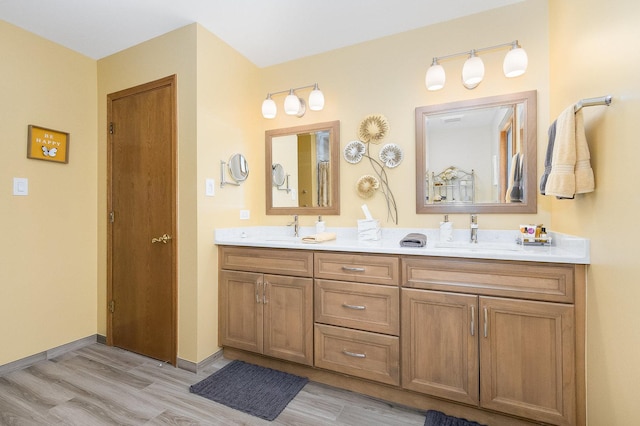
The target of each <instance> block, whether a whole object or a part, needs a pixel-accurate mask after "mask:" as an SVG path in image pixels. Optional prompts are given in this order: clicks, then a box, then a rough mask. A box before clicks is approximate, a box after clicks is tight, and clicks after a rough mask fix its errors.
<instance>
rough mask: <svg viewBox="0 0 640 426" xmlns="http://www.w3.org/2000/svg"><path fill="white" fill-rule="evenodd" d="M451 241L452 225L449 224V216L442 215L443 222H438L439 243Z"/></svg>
mask: <svg viewBox="0 0 640 426" xmlns="http://www.w3.org/2000/svg"><path fill="white" fill-rule="evenodd" d="M450 241H453V223H452V222H449V215H448V214H445V215H444V222H440V242H441V243H444V242H450Z"/></svg>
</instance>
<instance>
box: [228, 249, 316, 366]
mask: <svg viewBox="0 0 640 426" xmlns="http://www.w3.org/2000/svg"><path fill="white" fill-rule="evenodd" d="M219 253H220V273H219V299H220V300H219V309H220V316H219V318H220V323H219V327H220V329H219V335H220V345H221V346H230V347H234V348H238V349H243V350H248V351H252V352H257V353H260V354H264V355H268V356H272V357H276V358H280V359H285V360H288V361H293V362H297V363H301V364H306V365H313V280H312V278H311V276H312V273H313V253H312V252H308V251H295V250H286V251H282V250H271V249H260V248H246V247H242V248H241V247H221V248H220V251H219Z"/></svg>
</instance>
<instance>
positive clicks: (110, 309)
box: [109, 300, 116, 313]
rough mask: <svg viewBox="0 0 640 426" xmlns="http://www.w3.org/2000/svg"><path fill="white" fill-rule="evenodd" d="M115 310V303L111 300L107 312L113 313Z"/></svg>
mask: <svg viewBox="0 0 640 426" xmlns="http://www.w3.org/2000/svg"><path fill="white" fill-rule="evenodd" d="M115 310H116V301H115V300H112V301H111V302H109V312H111V313H114V312H115Z"/></svg>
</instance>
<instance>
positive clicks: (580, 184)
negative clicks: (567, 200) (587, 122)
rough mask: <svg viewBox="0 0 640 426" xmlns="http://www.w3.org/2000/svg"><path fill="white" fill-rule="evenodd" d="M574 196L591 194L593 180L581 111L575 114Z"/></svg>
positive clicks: (593, 186)
mask: <svg viewBox="0 0 640 426" xmlns="http://www.w3.org/2000/svg"><path fill="white" fill-rule="evenodd" d="M575 173H576V194H584V193H587V192H593V190H594V189H595V187H596V185H595V179H594V177H593V169H592V168H591V154H590V153H589V144H588V143H587V136H586V135H585V133H584V116H583V115H582V110H580V111H578V112H577V113H576V170H575Z"/></svg>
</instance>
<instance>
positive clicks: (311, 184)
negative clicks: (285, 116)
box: [265, 121, 340, 215]
mask: <svg viewBox="0 0 640 426" xmlns="http://www.w3.org/2000/svg"><path fill="white" fill-rule="evenodd" d="M265 146H266V152H265V160H266V164H265V170H266V176H265V183H266V186H265V187H266V202H267V206H266V207H267V209H266V212H267V214H268V215H276V214H313V215H316V214H317V215H320V214H325V215H326V214H336V215H337V214H340V193H339V189H340V122H339V121H331V122H326V123H316V124H309V125H305V126H297V127H289V128H285V129H274V130H267V131H266V132H265Z"/></svg>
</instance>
